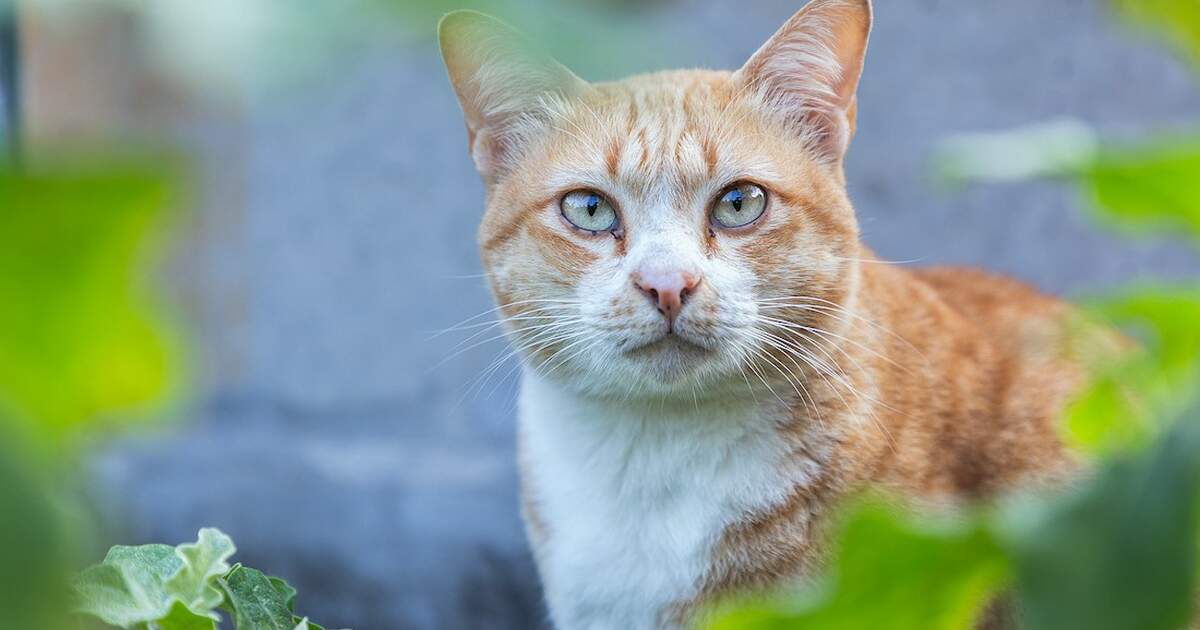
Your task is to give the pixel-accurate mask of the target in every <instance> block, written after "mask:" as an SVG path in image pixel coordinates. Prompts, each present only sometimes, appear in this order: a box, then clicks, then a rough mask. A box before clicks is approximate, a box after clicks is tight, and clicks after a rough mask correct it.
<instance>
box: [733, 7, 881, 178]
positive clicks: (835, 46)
mask: <svg viewBox="0 0 1200 630" xmlns="http://www.w3.org/2000/svg"><path fill="white" fill-rule="evenodd" d="M870 30H871V7H870V3H869V2H868V1H867V0H814V1H813V2H812V3H810V4H809V5H808V6H806V7H805V8H804V9H803V10H801V11H800V12H799V13H797V14H796V15H794V16H792V18H791V19H790V20H788V21H787V23H785V24H784V25H783V27H781V28H780V29H779V31H778V32H776V33H775V35H773V36H772V37H771V39H770V40H768V41H767V43H766V44H764V45H763V46H762V48H760V49H759V50H758V52H756V53H755V54H754V56H752V57H751V58H750V60H749V61H747V62H746V65H745V66H743V67H742V69H741V70H740V71H739V75H741V77H742V80H744V81H746V82H747V83H749V84H751V85H753V86H755V88H756V89H757V91H758V93H759V95H760V96H762V97H763V98H764V100H765V101H766V103H767V105H768V106H769V107H771V108H773V109H775V110H777V111H778V113H779V114H781V115H782V116H783V117H784V118H785V119H787V120H789V121H792V122H794V123H795V124H796V126H797V127H798V129H797V131H798V132H799V133H800V134H801V135H802V136H804V137H805V140H806V142H808V143H810V144H812V145H813V148H814V149H817V150H818V151H819V152H820V153H822V154H823V155H824V156H826V157H829V158H831V159H840V158H841V156H842V154H843V153H844V152H845V149H846V145H847V144H848V143H849V140H850V135H851V133H852V132H853V127H854V113H855V100H854V94H855V90H856V89H857V87H858V79H859V76H860V75H861V74H862V64H863V57H864V56H865V54H866V47H867V39H868V37H869V34H870Z"/></svg>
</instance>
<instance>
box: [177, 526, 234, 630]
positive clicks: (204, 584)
mask: <svg viewBox="0 0 1200 630" xmlns="http://www.w3.org/2000/svg"><path fill="white" fill-rule="evenodd" d="M235 551H236V549H235V548H234V546H233V540H231V539H230V538H229V536H226V535H225V534H224V533H222V532H221V531H220V530H217V529H213V528H211V527H206V528H204V529H201V530H200V534H199V536H198V539H197V541H196V542H195V543H192V544H186V545H180V546H178V547H176V548H175V553H176V554H177V555H178V556H179V558H180V559H181V560H182V561H183V566H181V567H180V569H179V572H178V573H176V574H175V575H173V576H171V579H169V580H167V583H166V590H167V593H168V594H169V595H170V596H171V597H174V598H176V599H178V600H179V601H181V602H183V603H184V604H185V605H186V606H187V607H188V609H190V610H191V611H193V612H195V613H198V614H208V613H209V612H210V611H212V610H213V609H215V608H216V607H217V606H219V605H220V604H221V600H222V599H223V598H224V596H223V595H222V594H221V591H220V590H219V589H218V588H217V587H216V578H218V577H220V576H222V575H225V572H226V571H228V570H229V563H228V562H227V560H229V558H230V557H232V556H233V554H234V552H235Z"/></svg>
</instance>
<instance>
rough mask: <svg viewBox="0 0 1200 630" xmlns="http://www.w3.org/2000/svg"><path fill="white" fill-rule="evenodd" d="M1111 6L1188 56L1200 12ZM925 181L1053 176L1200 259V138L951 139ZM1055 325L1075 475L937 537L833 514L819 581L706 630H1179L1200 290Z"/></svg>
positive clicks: (1186, 619) (1139, 290)
mask: <svg viewBox="0 0 1200 630" xmlns="http://www.w3.org/2000/svg"><path fill="white" fill-rule="evenodd" d="M1114 6H1115V7H1116V8H1117V9H1118V11H1119V12H1120V13H1121V14H1122V15H1123V16H1125V17H1126V18H1128V19H1131V20H1134V21H1136V22H1138V23H1141V24H1144V25H1147V26H1150V27H1153V28H1154V29H1156V30H1157V31H1158V32H1160V33H1162V34H1163V35H1164V36H1165V37H1167V38H1168V39H1169V40H1170V41H1171V43H1172V44H1174V45H1175V46H1176V47H1177V48H1178V49H1179V50H1181V51H1183V52H1185V53H1186V54H1188V55H1190V56H1191V57H1192V59H1193V61H1196V60H1200V3H1197V2H1195V0H1117V1H1116V2H1115V3H1114ZM938 170H939V171H940V172H941V173H942V175H943V176H945V177H948V178H949V180H950V181H951V183H963V182H970V181H1012V180H1019V179H1023V178H1029V177H1046V176H1050V177H1057V178H1064V179H1067V180H1070V181H1073V182H1074V183H1075V184H1076V185H1077V186H1078V187H1079V189H1080V191H1081V192H1082V193H1083V197H1084V199H1085V200H1086V202H1087V203H1088V205H1089V206H1090V207H1091V208H1092V210H1093V212H1094V216H1096V217H1097V219H1098V220H1099V221H1100V222H1101V223H1103V224H1106V225H1108V226H1110V227H1112V228H1115V229H1118V230H1120V231H1121V232H1122V233H1127V232H1137V233H1142V234H1157V235H1162V236H1168V237H1175V238H1179V237H1182V238H1184V239H1185V240H1188V241H1189V242H1191V243H1192V244H1193V245H1195V246H1196V247H1197V248H1200V137H1196V136H1194V135H1191V134H1182V135H1180V136H1179V137H1176V138H1171V139H1167V140H1159V141H1148V142H1146V143H1144V144H1142V145H1140V146H1136V147H1128V146H1104V145H1103V143H1100V142H1099V141H1097V140H1096V138H1095V134H1094V133H1092V132H1091V131H1090V130H1088V129H1086V128H1083V127H1082V126H1081V125H1079V124H1078V123H1073V122H1065V123H1062V122H1060V123H1053V124H1050V125H1041V126H1037V127H1031V128H1026V129H1021V130H1016V131H1014V132H1012V133H1001V134H978V135H972V136H965V137H962V138H958V139H954V140H952V141H950V142H948V143H947V145H946V149H945V151H944V152H943V154H942V156H941V159H940V161H939V163H938ZM1064 325H1068V326H1074V327H1077V328H1078V331H1079V334H1077V335H1074V337H1075V338H1076V339H1077V340H1078V344H1079V345H1080V346H1081V350H1082V355H1081V356H1083V357H1085V358H1088V359H1090V360H1091V361H1092V363H1093V365H1094V367H1095V377H1094V379H1093V381H1092V384H1091V385H1090V387H1088V388H1087V389H1086V390H1085V391H1084V392H1083V393H1082V394H1081V395H1080V396H1079V397H1078V398H1077V399H1076V400H1075V401H1074V402H1073V403H1072V404H1071V405H1070V407H1069V408H1068V409H1067V411H1066V414H1065V418H1064V421H1063V431H1064V437H1065V439H1066V440H1067V441H1068V442H1070V443H1071V444H1073V445H1074V446H1075V447H1076V448H1078V449H1079V450H1081V451H1082V452H1085V453H1090V454H1091V455H1092V456H1093V457H1094V464H1093V469H1092V470H1091V471H1090V473H1089V474H1088V476H1087V477H1086V478H1085V479H1083V480H1081V482H1080V483H1078V484H1075V485H1072V486H1071V487H1068V488H1064V489H1061V490H1059V491H1057V492H1042V493H1037V494H1033V493H1026V494H1024V495H1022V496H1018V497H1013V498H1009V499H1007V500H1004V501H1002V502H1000V503H999V504H997V505H991V506H967V507H964V508H962V515H961V517H960V518H961V519H962V522H964V523H972V524H973V525H972V526H971V527H966V528H963V527H960V528H957V529H949V530H942V531H939V530H937V529H932V528H930V527H929V526H928V524H926V526H924V527H922V525H921V523H919V522H918V523H915V524H914V523H913V522H912V519H911V517H908V516H902V515H897V513H896V512H892V513H891V514H890V515H889V513H887V512H881V511H880V510H879V509H878V507H873V506H867V507H861V506H853V505H852V506H848V507H847V508H846V515H845V516H844V520H845V521H846V522H847V525H846V526H845V528H844V529H843V530H842V532H843V533H842V535H841V537H840V539H839V540H840V542H839V544H838V546H837V551H836V553H835V554H834V556H833V558H832V560H833V563H832V569H831V572H832V577H826V578H824V579H819V580H817V581H816V582H815V583H813V584H812V585H810V586H808V587H805V588H803V589H802V590H801V592H800V594H799V595H793V596H790V597H784V598H783V599H772V600H768V601H767V602H765V603H764V602H758V603H753V604H750V605H743V606H734V607H733V608H732V609H731V610H724V611H722V612H720V613H718V614H717V618H716V620H715V621H713V622H712V623H710V624H708V625H707V627H708V628H710V629H722V630H724V629H732V628H753V629H755V630H784V629H787V630H800V629H806V628H814V629H815V628H839V629H840V628H889V629H910V628H911V629H913V630H917V629H921V630H924V629H929V628H971V627H973V625H974V624H975V623H977V622H978V621H979V620H980V619H982V615H983V614H984V610H985V604H987V603H988V602H1000V603H1002V605H1005V606H1011V609H1010V610H1011V615H1012V616H1011V619H1013V620H1014V623H1016V624H1017V625H1018V627H1020V628H1023V629H1024V630H1178V629H1180V628H1185V627H1188V625H1189V623H1190V621H1191V620H1192V619H1193V618H1194V616H1195V613H1196V611H1195V607H1194V603H1195V601H1196V599H1197V597H1196V592H1197V580H1196V570H1197V564H1198V563H1197V561H1198V559H1200V556H1198V553H1197V542H1198V541H1200V522H1198V516H1197V509H1198V507H1200V406H1198V405H1197V403H1198V402H1200V401H1198V400H1197V393H1198V392H1200V285H1197V284H1195V283H1186V284H1183V285H1180V286H1162V285H1158V286H1150V285H1142V286H1135V287H1130V288H1128V289H1126V290H1124V291H1121V292H1119V293H1116V294H1113V295H1109V296H1105V297H1101V298H1095V299H1092V300H1089V301H1087V302H1086V303H1085V304H1084V305H1083V316H1082V317H1080V318H1079V321H1075V322H1066V323H1065V324H1064ZM1105 327H1112V328H1116V329H1119V330H1121V331H1123V332H1124V333H1126V334H1127V335H1128V336H1129V340H1128V341H1126V340H1121V339H1118V338H1116V337H1113V336H1112V335H1106V334H1104V333H1103V332H1102V330H1103V329H1104V328H1105ZM864 532H871V535H864ZM917 585H922V586H920V587H918V586H917Z"/></svg>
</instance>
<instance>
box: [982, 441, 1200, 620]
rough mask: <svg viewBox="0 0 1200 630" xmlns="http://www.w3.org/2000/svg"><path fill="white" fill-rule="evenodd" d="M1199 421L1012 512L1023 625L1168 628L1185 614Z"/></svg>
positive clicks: (1192, 560) (1199, 468) (1190, 584)
mask: <svg viewBox="0 0 1200 630" xmlns="http://www.w3.org/2000/svg"><path fill="white" fill-rule="evenodd" d="M1198 429H1200V425H1195V424H1186V423H1185V424H1177V425H1175V427H1174V428H1173V430H1172V431H1171V432H1170V433H1168V434H1166V435H1165V436H1164V439H1162V440H1160V441H1159V442H1157V444H1156V446H1155V448H1154V449H1152V450H1150V451H1147V452H1146V453H1145V454H1144V455H1143V456H1141V457H1138V458H1136V459H1118V460H1114V461H1112V462H1110V463H1109V464H1107V465H1105V466H1104V467H1103V468H1102V469H1101V470H1100V471H1099V472H1098V474H1097V476H1096V477H1095V479H1094V481H1093V482H1092V483H1089V484H1087V485H1086V486H1084V487H1083V488H1082V489H1080V490H1079V491H1077V492H1076V493H1075V494H1072V495H1068V496H1067V497H1065V498H1063V497H1055V498H1053V499H1052V500H1045V501H1039V502H1030V503H1027V504H1025V505H1024V506H1021V508H1020V509H1013V510H1011V511H1010V512H1009V513H1008V515H1007V519H1008V523H1007V524H1006V527H1005V528H1003V531H1005V532H1006V534H1005V538H1006V539H1007V541H1008V544H1009V546H1010V547H1011V549H1012V550H1013V555H1014V558H1015V559H1014V564H1015V572H1016V576H1017V588H1016V593H1017V601H1018V604H1019V608H1020V610H1021V614H1022V616H1021V618H1022V623H1023V627H1024V628H1026V629H1027V630H1076V629H1078V630H1158V629H1162V630H1168V629H1171V630H1174V629H1177V628H1182V627H1184V626H1185V624H1186V622H1187V621H1188V619H1189V618H1190V612H1191V602H1192V599H1193V597H1192V595H1193V592H1194V588H1195V569H1196V532H1197V514H1196V511H1197V510H1196V507H1197V506H1196V497H1197V496H1198V495H1197V490H1198V489H1200V483H1198V480H1200V475H1198V474H1200V458H1197V457H1196V453H1197V450H1198V447H1200V443H1198V440H1197V432H1198Z"/></svg>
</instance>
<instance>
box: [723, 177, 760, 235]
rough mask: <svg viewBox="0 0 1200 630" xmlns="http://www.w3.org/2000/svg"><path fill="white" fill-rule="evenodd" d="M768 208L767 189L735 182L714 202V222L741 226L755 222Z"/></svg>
mask: <svg viewBox="0 0 1200 630" xmlns="http://www.w3.org/2000/svg"><path fill="white" fill-rule="evenodd" d="M766 209H767V193H766V191H764V190H763V189H762V188H760V187H758V186H755V185H754V184H751V183H741V184H734V185H733V186H730V187H729V188H726V189H725V190H724V191H722V192H721V196H720V197H717V200H716V201H715V202H714V203H713V207H712V212H711V216H712V222H713V223H715V224H716V225H717V226H718V227H723V228H739V227H743V226H746V225H750V224H751V223H753V222H754V221H755V220H756V219H758V218H759V217H761V216H762V215H763V212H765V211H766Z"/></svg>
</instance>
